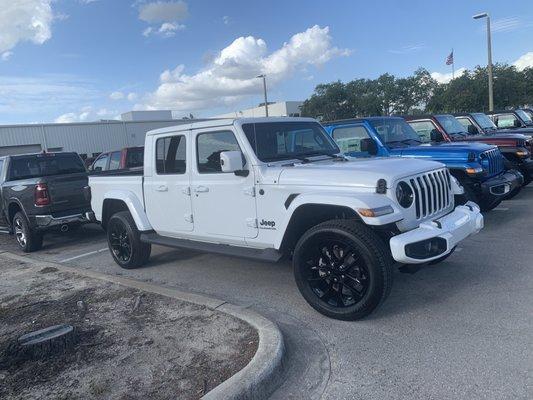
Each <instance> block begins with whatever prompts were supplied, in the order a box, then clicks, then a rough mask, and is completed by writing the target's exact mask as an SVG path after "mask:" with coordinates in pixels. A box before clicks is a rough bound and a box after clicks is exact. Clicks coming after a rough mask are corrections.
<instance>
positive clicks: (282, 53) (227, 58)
mask: <svg viewBox="0 0 533 400" xmlns="http://www.w3.org/2000/svg"><path fill="white" fill-rule="evenodd" d="M331 42H332V39H331V36H330V35H329V28H328V27H325V28H320V27H319V26H318V25H315V26H313V27H312V28H309V29H307V30H306V31H305V32H301V33H297V34H295V35H294V36H292V37H291V38H290V40H289V41H288V42H286V43H284V44H283V46H282V47H281V48H279V49H278V50H276V51H274V52H272V53H270V54H267V53H268V52H267V45H266V43H265V41H264V40H263V39H256V38H255V37H253V36H248V37H239V38H237V39H235V40H234V41H233V43H231V44H230V45H229V46H228V47H226V48H224V49H222V51H220V53H219V54H218V55H217V56H216V57H215V58H214V60H213V61H212V63H211V64H210V65H209V66H208V67H206V68H204V69H203V70H200V71H198V72H197V73H195V74H192V75H188V74H185V73H184V70H185V66H184V65H178V66H177V67H176V68H175V69H174V70H166V71H164V72H163V73H162V74H161V75H160V85H159V87H158V88H157V89H156V90H155V91H154V92H153V93H150V94H148V95H147V97H146V99H145V100H146V103H145V104H144V108H147V109H153V108H171V109H174V110H199V109H205V108H208V107H213V106H220V105H230V104H235V103H236V102H238V101H240V100H242V99H243V98H244V97H245V96H247V95H251V94H257V93H259V92H260V91H261V88H262V83H261V81H260V80H259V79H257V78H256V76H257V75H259V74H266V75H267V80H268V84H269V86H273V85H276V84H277V83H279V82H281V81H283V80H285V79H287V78H289V77H290V76H291V75H292V74H293V73H294V72H295V71H296V70H300V69H303V68H305V67H306V66H315V67H320V66H321V65H323V64H325V63H326V62H328V61H329V60H330V59H332V58H334V57H338V56H346V55H348V54H350V51H349V50H346V49H339V48H337V47H333V46H332V43H331Z"/></svg>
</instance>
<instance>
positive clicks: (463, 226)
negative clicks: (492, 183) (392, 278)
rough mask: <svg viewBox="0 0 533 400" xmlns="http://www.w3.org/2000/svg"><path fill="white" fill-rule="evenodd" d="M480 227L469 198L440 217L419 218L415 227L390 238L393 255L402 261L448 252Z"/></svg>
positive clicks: (477, 212) (432, 257) (423, 259)
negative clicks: (424, 219)
mask: <svg viewBox="0 0 533 400" xmlns="http://www.w3.org/2000/svg"><path fill="white" fill-rule="evenodd" d="M482 228H483V215H481V211H480V209H479V207H478V206H477V204H475V203H473V202H468V203H466V204H465V205H464V206H457V207H456V208H455V210H454V211H452V212H451V213H449V214H447V215H445V216H443V217H441V218H439V219H436V220H432V221H426V222H422V223H421V224H420V226H419V227H418V228H416V229H413V230H411V231H409V232H405V233H402V234H399V235H397V236H394V237H393V238H392V239H391V240H390V249H391V253H392V257H393V258H394V259H395V260H396V261H398V262H400V263H402V264H423V263H427V262H429V261H433V260H436V259H438V258H440V257H443V256H445V255H447V254H448V253H450V252H451V251H452V250H453V248H454V247H455V246H456V245H457V244H458V243H459V242H461V241H462V240H464V239H466V238H467V237H468V236H470V235H472V234H474V233H478V232H479V231H480V230H481V229H482Z"/></svg>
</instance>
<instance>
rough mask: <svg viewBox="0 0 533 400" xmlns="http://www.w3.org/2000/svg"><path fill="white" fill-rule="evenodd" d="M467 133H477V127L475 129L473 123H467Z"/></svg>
mask: <svg viewBox="0 0 533 400" xmlns="http://www.w3.org/2000/svg"><path fill="white" fill-rule="evenodd" d="M468 133H469V134H470V135H477V134H478V133H479V129H477V128H476V127H475V126H474V125H468Z"/></svg>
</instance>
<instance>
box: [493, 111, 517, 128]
mask: <svg viewBox="0 0 533 400" xmlns="http://www.w3.org/2000/svg"><path fill="white" fill-rule="evenodd" d="M496 118H497V120H498V122H497V123H496V125H498V128H514V126H515V121H518V118H516V116H515V115H514V114H501V115H498V116H497V117H496Z"/></svg>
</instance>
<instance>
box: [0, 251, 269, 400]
mask: <svg viewBox="0 0 533 400" xmlns="http://www.w3.org/2000/svg"><path fill="white" fill-rule="evenodd" d="M80 273H82V274H83V271H80ZM0 321H2V323H1V324H0V398H10V399H41V398H53V399H67V398H68V399H77V398H79V399H82V398H83V399H85V398H95V399H97V398H105V399H146V398H150V399H171V398H172V399H176V398H179V399H196V398H200V397H202V396H203V395H205V394H206V393H208V392H209V391H210V390H212V389H213V388H215V387H217V386H218V385H219V384H220V383H222V382H224V381H226V380H227V379H228V378H230V377H231V376H233V375H234V374H235V373H237V372H238V371H240V370H242V369H243V368H244V367H245V366H247V365H248V364H249V362H250V360H252V358H253V357H254V354H255V353H256V350H257V348H258V343H259V335H258V332H257V331H256V329H254V328H252V326H250V325H249V324H248V323H246V322H244V321H243V320H242V319H239V318H236V317H233V316H231V315H229V313H227V312H220V311H217V310H214V309H212V308H210V307H208V306H205V305H197V304H192V303H189V302H184V301H180V300H178V299H176V298H171V297H167V296H163V295H160V294H154V293H150V292H149V291H144V290H140V289H138V288H134V287H126V286H124V285H118V284H116V283H112V282H108V281H105V280H101V279H96V278H91V277H87V276H82V275H80V274H78V273H77V272H74V271H72V272H67V271H65V268H63V267H61V266H57V267H55V266H53V265H50V264H49V263H39V262H35V261H31V260H27V261H25V260H24V257H20V256H14V258H6V257H5V255H2V256H1V257H0ZM57 324H70V325H72V326H74V327H75V332H76V335H75V339H76V343H75V345H74V347H73V348H71V349H70V350H68V351H66V352H64V353H58V354H54V355H52V356H50V357H49V358H46V359H44V360H32V359H30V360H25V359H17V357H16V356H13V354H11V353H10V352H8V351H7V349H8V348H12V346H13V343H14V341H16V340H17V338H18V337H19V336H21V335H23V334H25V333H28V332H32V331H35V330H38V329H42V328H45V327H48V326H52V325H57ZM10 346H11V347H10Z"/></svg>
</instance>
